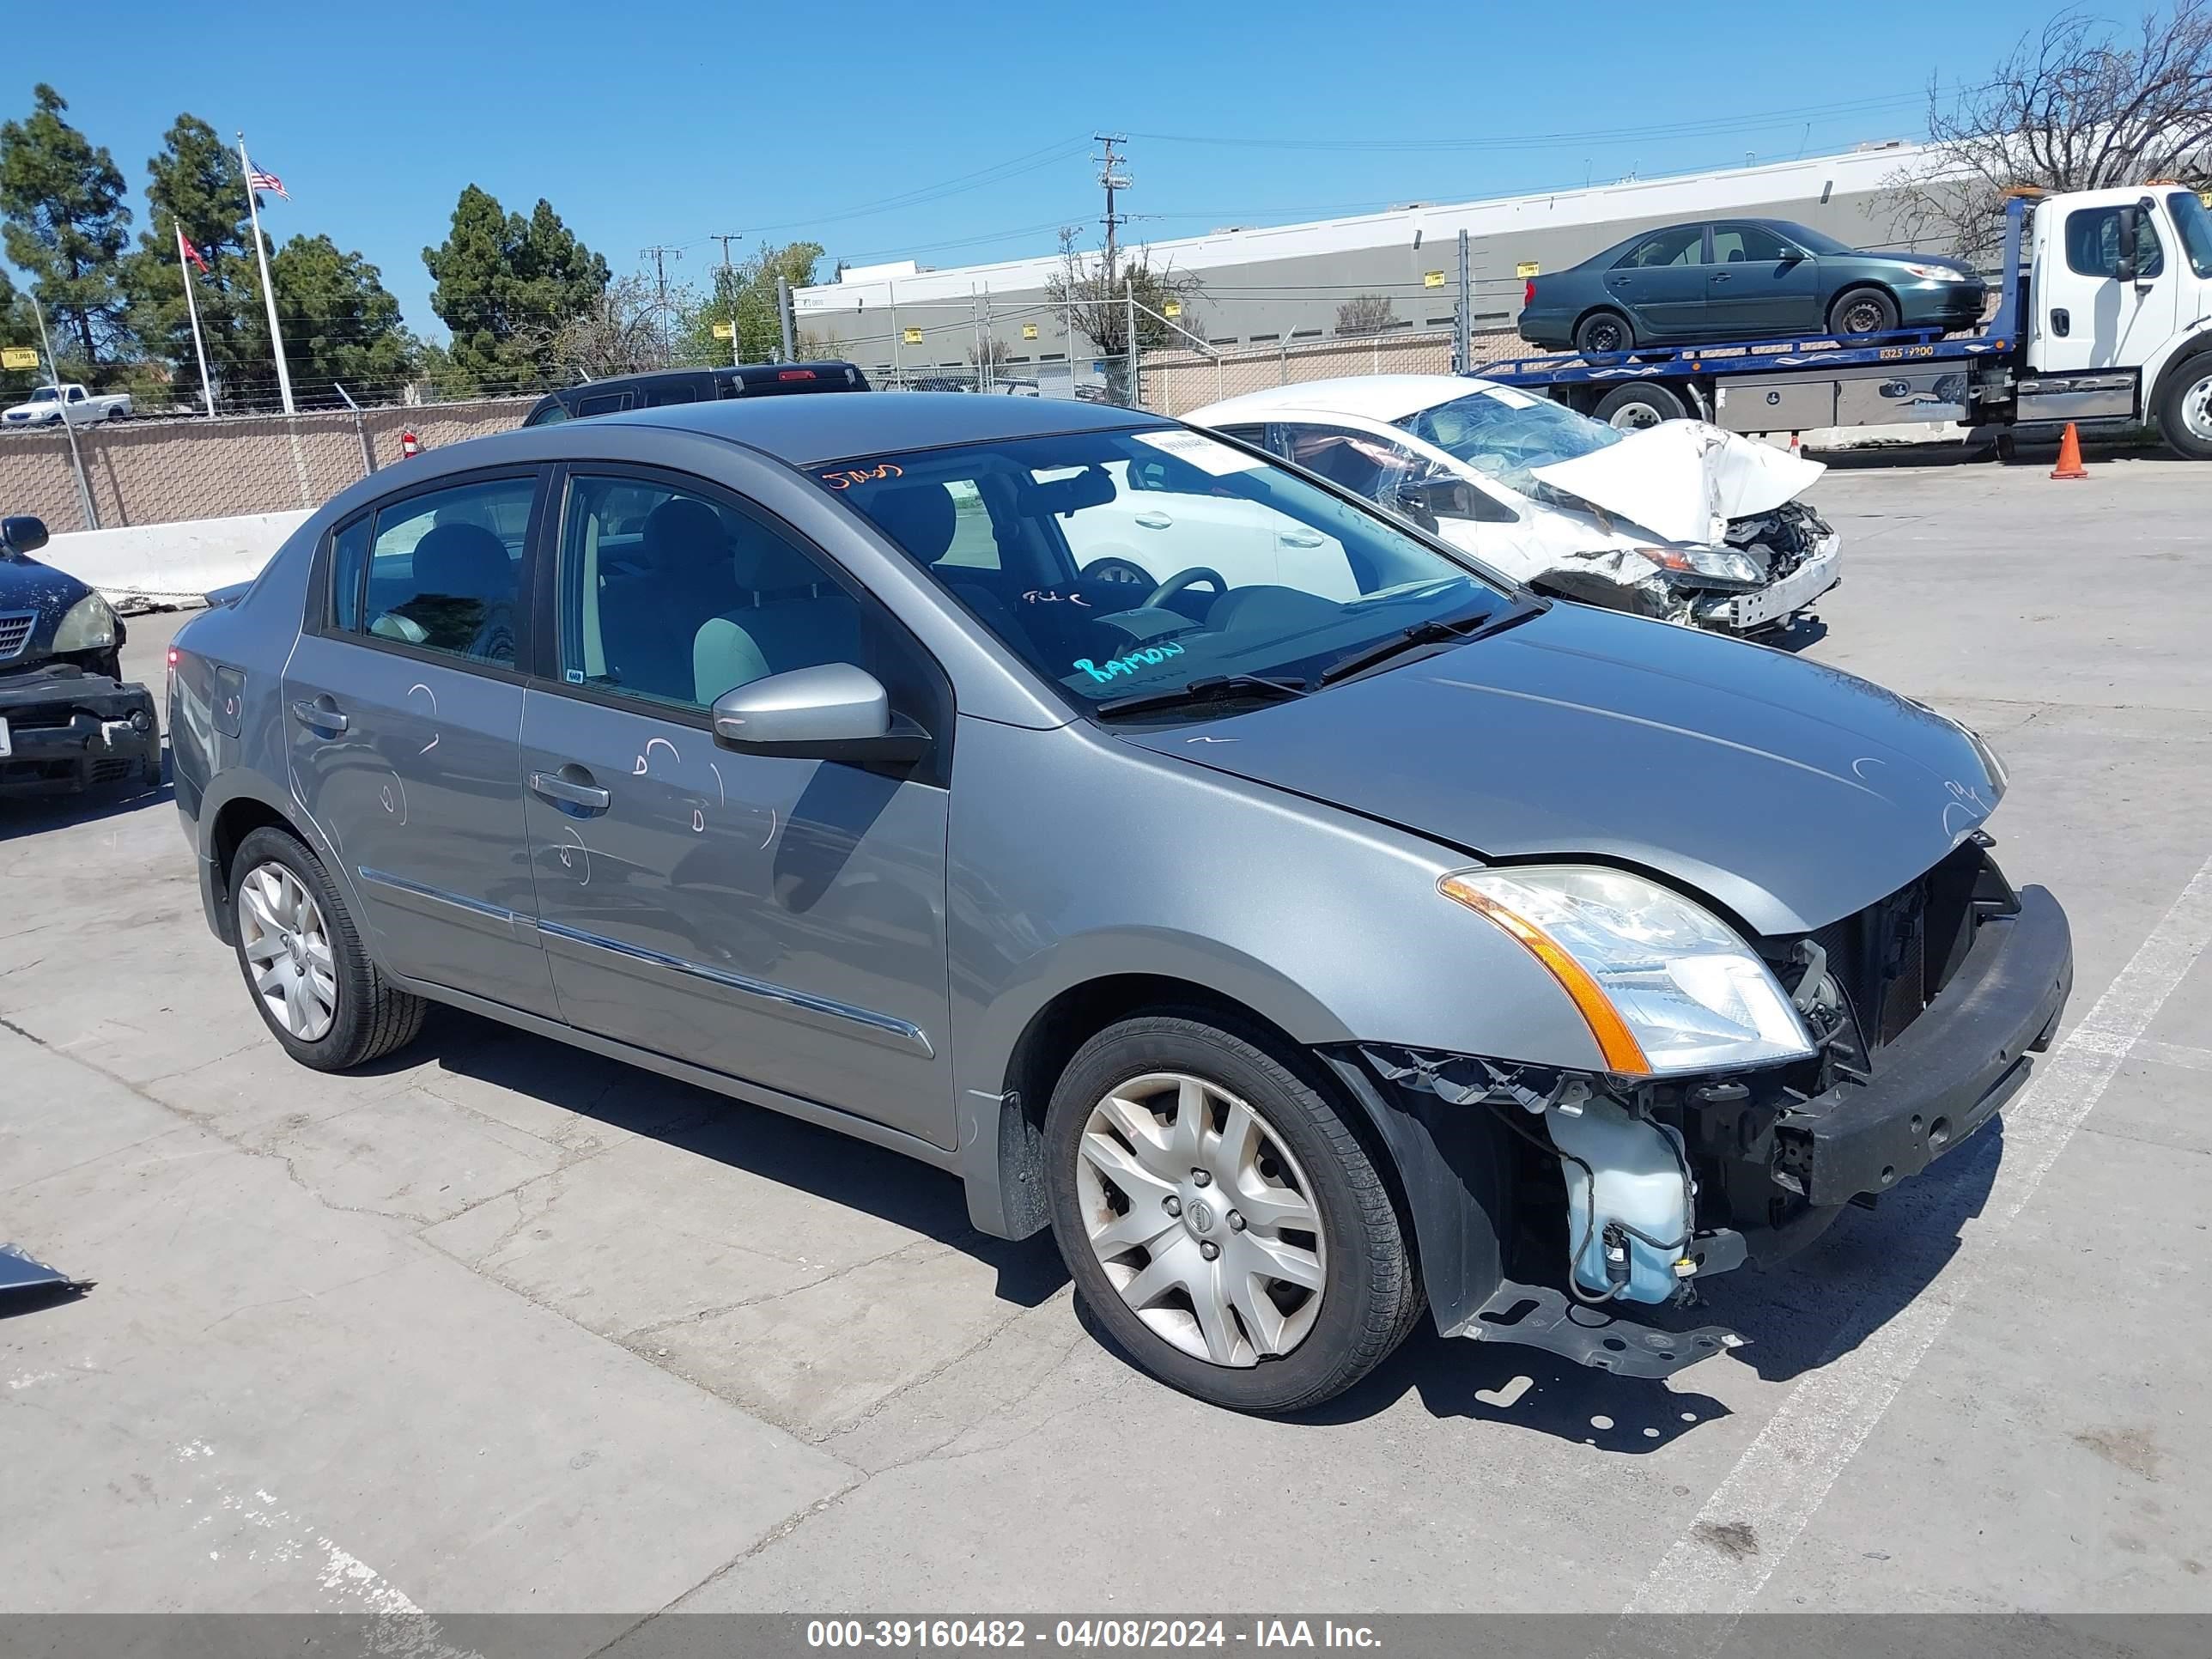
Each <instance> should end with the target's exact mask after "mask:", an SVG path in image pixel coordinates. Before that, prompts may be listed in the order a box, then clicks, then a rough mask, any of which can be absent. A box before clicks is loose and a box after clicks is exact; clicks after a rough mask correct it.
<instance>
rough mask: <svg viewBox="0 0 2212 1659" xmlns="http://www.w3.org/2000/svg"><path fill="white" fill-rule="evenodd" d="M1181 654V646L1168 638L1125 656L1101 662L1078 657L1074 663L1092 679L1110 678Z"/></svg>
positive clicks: (1133, 671) (1131, 672) (1130, 672)
mask: <svg viewBox="0 0 2212 1659" xmlns="http://www.w3.org/2000/svg"><path fill="white" fill-rule="evenodd" d="M1181 655H1182V647H1181V646H1179V645H1177V644H1176V642H1175V641H1172V640H1170V641H1166V642H1165V643H1164V644H1161V645H1148V646H1146V647H1143V648H1142V649H1141V650H1137V651H1132V652H1131V653H1129V654H1128V655H1127V656H1126V657H1109V658H1108V659H1106V660H1105V661H1104V662H1103V663H1094V662H1092V661H1091V659H1090V658H1088V657H1078V658H1077V659H1075V665H1076V666H1077V667H1078V668H1080V669H1081V670H1082V671H1084V672H1085V673H1086V674H1088V675H1090V676H1091V678H1092V679H1094V680H1110V679H1113V678H1116V677H1117V676H1119V675H1122V674H1133V673H1135V672H1136V671H1138V670H1139V668H1149V667H1151V666H1152V665H1154V664H1156V663H1164V662H1165V661H1166V660H1167V659H1169V658H1170V657H1180V656H1181Z"/></svg>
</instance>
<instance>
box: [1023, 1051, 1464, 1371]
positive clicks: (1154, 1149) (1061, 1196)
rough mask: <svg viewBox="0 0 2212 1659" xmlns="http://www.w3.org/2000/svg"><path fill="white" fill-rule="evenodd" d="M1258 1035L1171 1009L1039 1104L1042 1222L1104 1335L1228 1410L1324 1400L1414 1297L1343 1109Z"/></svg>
mask: <svg viewBox="0 0 2212 1659" xmlns="http://www.w3.org/2000/svg"><path fill="white" fill-rule="evenodd" d="M1309 1069H1310V1068H1308V1067H1307V1066H1304V1065H1301V1064H1299V1063H1298V1062H1297V1059H1296V1057H1295V1055H1294V1054H1291V1053H1288V1052H1285V1051H1284V1050H1283V1049H1282V1048H1281V1045H1279V1044H1278V1043H1277V1042H1274V1041H1273V1040H1271V1039H1269V1038H1267V1037H1266V1036H1263V1035H1262V1034H1261V1033H1259V1032H1257V1031H1243V1030H1229V1029H1225V1028H1224V1026H1223V1025H1222V1024H1218V1023H1216V1021H1215V1019H1214V1018H1212V1017H1211V1016H1209V1015H1204V1014H1200V1013H1195V1012H1160V1013H1155V1014H1146V1015H1139V1016H1138V1017H1136V1018H1131V1019H1126V1020H1123V1021H1121V1023H1120V1024H1115V1025H1111V1026H1109V1027H1108V1028H1107V1029H1106V1030H1103V1031H1101V1032H1100V1033H1098V1035H1097V1036H1094V1037H1092V1038H1091V1041H1090V1042H1086V1043H1085V1044H1084V1045H1083V1047H1082V1048H1080V1049H1079V1050H1078V1051H1077V1052H1076V1054H1075V1058H1074V1059H1073V1060H1071V1061H1069V1063H1068V1066H1067V1069H1066V1072H1064V1073H1062V1074H1061V1076H1060V1081H1059V1083H1058V1085H1055V1086H1054V1090H1053V1096H1052V1105H1051V1108H1050V1109H1049V1111H1048V1113H1047V1114H1046V1117H1045V1147H1046V1156H1047V1158H1048V1159H1049V1178H1048V1191H1049V1197H1050V1200H1051V1206H1052V1227H1053V1234H1054V1237H1055V1238H1056V1239H1057V1240H1058V1242H1059V1244H1060V1255H1061V1256H1062V1257H1063V1258H1064V1259H1065V1260H1066V1263H1067V1268H1068V1272H1069V1273H1070V1274H1072V1275H1073V1278H1074V1279H1075V1287H1076V1289H1077V1291H1079V1292H1080V1293H1081V1295H1082V1297H1083V1299H1084V1301H1085V1304H1087V1306H1088V1307H1089V1309H1090V1310H1091V1312H1092V1313H1093V1314H1094V1315H1095V1316H1096V1317H1097V1320H1098V1322H1099V1323H1100V1324H1101V1325H1103V1327H1104V1328H1105V1330H1106V1333H1107V1334H1109V1336H1111V1337H1112V1338H1113V1340H1115V1343H1117V1344H1118V1345H1120V1346H1121V1348H1122V1349H1124V1350H1125V1351H1126V1352H1127V1353H1128V1355H1129V1356H1130V1357H1131V1358H1133V1359H1134V1360H1135V1361H1136V1362H1137V1364H1139V1365H1140V1366H1142V1367H1143V1368H1144V1369H1145V1370H1147V1371H1149V1372H1151V1373H1152V1375H1153V1376H1156V1377H1158V1378H1159V1379H1160V1380H1161V1381H1162V1382H1164V1383H1168V1384H1169V1385H1170V1387H1173V1388H1177V1389H1182V1391H1183V1392H1184V1393H1186V1394H1189V1395H1196V1396H1197V1397H1198V1398H1199V1399H1200V1400H1204V1401H1208V1402H1209V1403H1211V1404H1212V1405H1216V1406H1225V1407H1229V1408H1230V1409H1231V1410H1232V1411H1242V1412H1290V1411H1297V1410H1300V1409H1302V1408H1304V1407H1310V1406H1317V1405H1319V1404H1320V1403H1321V1402H1322V1401H1325V1400H1329V1399H1333V1398H1334V1396H1336V1395H1340V1394H1341V1393H1343V1392H1344V1391H1345V1390H1346V1389H1348V1388H1350V1387H1351V1386H1352V1384H1353V1383H1357V1382H1358V1381H1359V1379H1360V1378H1361V1377H1363V1376H1366V1375H1367V1373H1368V1372H1369V1371H1370V1370H1374V1369H1375V1367H1376V1365H1378V1364H1381V1363H1382V1362H1383V1359H1384V1358H1386V1357H1388V1356H1389V1353H1390V1352H1391V1351H1392V1350H1393V1349H1394V1348H1395V1347H1396V1346H1398V1344H1399V1343H1400V1342H1401V1340H1404V1338H1405V1335H1406V1334H1407V1331H1409V1330H1410V1329H1411V1328H1412V1327H1413V1316H1414V1315H1415V1314H1417V1313H1418V1312H1419V1298H1420V1291H1419V1286H1418V1282H1417V1280H1416V1279H1415V1277H1414V1274H1413V1263H1412V1261H1411V1259H1410V1257H1409V1255H1408V1252H1407V1246H1406V1241H1405V1236H1404V1234H1403V1232H1402V1231H1401V1228H1400V1225H1399V1221H1398V1213H1397V1211H1396V1209H1395V1207H1394V1206H1393V1205H1392V1203H1391V1201H1390V1195H1389V1193H1388V1191H1386V1190H1385V1188H1384V1187H1383V1179H1382V1176H1381V1175H1380V1174H1379V1173H1378V1172H1377V1170H1376V1167H1375V1164H1374V1162H1373V1161H1372V1159H1370V1158H1369V1156H1368V1153H1367V1150H1366V1148H1365V1147H1364V1146H1363V1145H1362V1144H1361V1142H1360V1140H1359V1139H1358V1136H1356V1135H1355V1134H1353V1133H1352V1128H1351V1125H1350V1118H1349V1111H1350V1110H1351V1109H1340V1107H1339V1106H1338V1104H1337V1103H1336V1102H1335V1100H1334V1097H1333V1096H1332V1095H1329V1094H1325V1093H1324V1092H1322V1091H1323V1089H1324V1088H1325V1087H1326V1086H1327V1085H1325V1084H1323V1085H1320V1086H1316V1081H1310V1080H1309V1075H1308V1073H1309Z"/></svg>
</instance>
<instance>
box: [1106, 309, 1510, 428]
mask: <svg viewBox="0 0 2212 1659" xmlns="http://www.w3.org/2000/svg"><path fill="white" fill-rule="evenodd" d="M1452 343H1453V342H1452V335H1451V332H1450V331H1449V330H1426V331H1423V330H1406V331H1399V332H1393V333H1383V334H1371V335H1364V336H1361V337H1356V338H1349V339H1347V338H1345V337H1342V336H1339V337H1335V338H1333V339H1321V340H1286V341H1283V342H1281V343H1278V344H1274V345H1265V346H1244V347H1242V348H1239V349H1225V350H1222V351H1199V350H1195V349H1194V350H1190V351H1158V350H1154V351H1147V352H1146V353H1145V354H1144V363H1143V368H1142V370H1141V373H1140V374H1139V383H1140V385H1141V386H1142V387H1143V390H1144V406H1145V407H1146V409H1149V410H1152V412H1153V413H1155V414H1158V415H1182V414H1187V413H1188V412H1189V411H1190V410H1194V409H1198V408H1201V407H1203V406H1204V405H1206V404H1216V403H1219V402H1221V401H1222V400H1223V399H1225V398H1238V397H1242V396H1243V395H1244V394H1245V393H1246V392H1258V391H1261V389H1263V388H1264V387H1267V386H1291V385H1295V384H1297V383H1299V382H1302V381H1306V380H1338V379H1342V378H1346V377H1349V376H1352V375H1358V374H1450V373H1451V371H1452ZM1469 346H1470V350H1469V355H1468V362H1470V363H1471V364H1473V365H1474V366H1476V367H1480V365H1482V364H1484V363H1486V362H1492V361H1494V360H1495V359H1497V358H1500V357H1510V356H1514V355H1515V354H1516V352H1519V351H1522V350H1524V349H1526V348H1524V347H1523V346H1522V343H1521V340H1520V337H1518V336H1517V335H1516V334H1514V333H1513V332H1512V331H1510V330H1502V331H1490V332H1485V333H1479V334H1475V335H1473V336H1472V337H1470V341H1469Z"/></svg>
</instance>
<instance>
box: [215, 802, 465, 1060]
mask: <svg viewBox="0 0 2212 1659" xmlns="http://www.w3.org/2000/svg"><path fill="white" fill-rule="evenodd" d="M230 903H231V922H232V932H233V933H234V935H235V936H236V938H237V940H238V966H239V970H240V972H241V973H242V974H244V975H245V976H246V989H247V991H249V992H250V993H251V994H252V997H253V1006H254V1007H255V1008H256V1009H257V1010H258V1011H259V1012H260V1015H261V1018H262V1020H263V1023H264V1024H266V1025H267V1026H268V1027H269V1030H270V1034H271V1035H272V1036H275V1037H276V1041H277V1042H281V1043H283V1045H284V1051H285V1052H286V1053H287V1054H290V1055H291V1056H292V1058H293V1059H295V1060H298V1061H299V1062H300V1063H301V1065H303V1066H313V1067H314V1068H315V1069H316V1070H317V1071H319V1072H343V1071H345V1070H348V1069H349V1068H350V1067H352V1066H361V1065H365V1064H367V1063H368V1061H370V1060H378V1059H381V1058H382V1057H383V1056H384V1055H386V1054H390V1053H392V1051H393V1050H394V1049H397V1048H404V1047H405V1046H406V1044H408V1043H410V1042H413V1041H414V1039H415V1035H416V1032H418V1031H420V1030H422V1015H423V1012H424V1007H423V1003H422V999H421V998H420V997H417V996H415V995H412V994H410V993H408V992H405V991H402V990H400V989H398V987H394V986H392V985H390V984H388V983H386V981H385V978H384V975H382V974H380V973H379V972H378V971H377V968H376V964H375V963H373V962H371V961H370V960H369V957H368V951H366V950H365V949H364V948H363V947H362V942H361V933H360V932H359V930H358V929H356V927H355V926H354V921H353V916H352V914H351V913H350V912H349V910H348V909H347V908H346V905H345V899H344V897H343V895H341V894H340V893H339V891H338V890H337V885H336V884H334V883H333V882H332V881H331V878H330V872H328V871H326V870H325V869H324V868H323V866H322V862H321V860H319V859H317V858H316V857H315V855H314V854H313V853H312V852H310V851H309V850H308V849H307V847H306V845H305V844H304V843H302V842H301V841H300V840H299V838H298V837H296V836H292V835H290V834H288V833H287V832H286V831H284V830H282V829H256V830H254V831H253V832H252V834H251V835H249V836H246V839H245V840H244V841H243V842H240V843H239V848H238V853H237V855H236V856H235V857H234V858H233V859H232V860H231V866H230Z"/></svg>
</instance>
